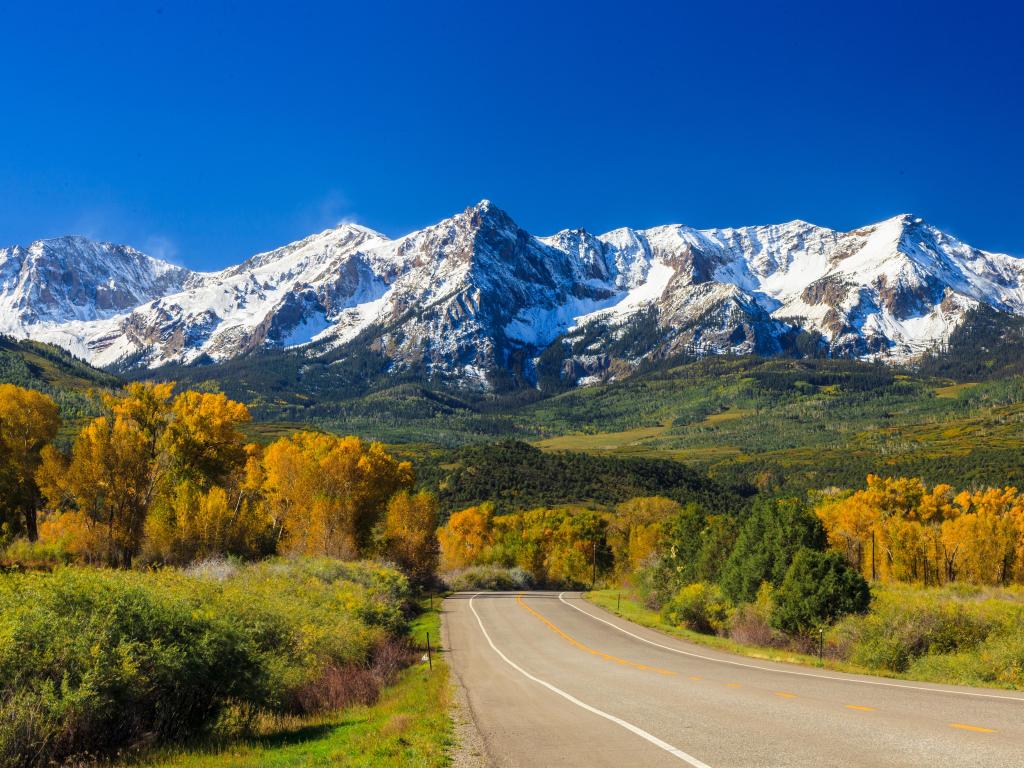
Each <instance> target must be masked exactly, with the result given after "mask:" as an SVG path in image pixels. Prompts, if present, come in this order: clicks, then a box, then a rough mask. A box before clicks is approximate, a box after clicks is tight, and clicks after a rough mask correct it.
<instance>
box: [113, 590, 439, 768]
mask: <svg viewBox="0 0 1024 768" xmlns="http://www.w3.org/2000/svg"><path fill="white" fill-rule="evenodd" d="M428 606H429V603H424V604H423V606H422V608H423V611H422V612H421V613H420V614H419V615H418V616H417V617H416V618H415V619H414V620H413V621H412V622H411V623H410V625H409V631H408V638H409V641H410V645H411V647H414V648H415V650H416V655H417V660H416V663H415V664H413V665H412V666H410V667H408V668H406V669H404V670H402V671H400V672H398V673H397V675H396V676H395V679H394V682H393V683H392V684H391V685H389V686H387V687H385V688H384V689H382V690H381V691H380V694H379V697H378V698H377V700H376V701H375V702H373V703H359V704H356V705H354V706H350V707H347V708H345V709H338V710H333V711H329V712H323V713H317V714H312V715H288V716H281V715H273V716H267V715H264V716H263V717H261V718H259V719H257V720H256V722H254V723H252V725H251V726H250V728H249V729H248V732H247V734H246V735H245V736H243V737H240V738H232V739H223V738H221V739H209V738H208V739H206V740H205V741H204V742H202V743H198V744H193V745H191V746H188V747H186V748H184V749H182V748H178V749H165V750H163V751H160V752H158V753H156V754H149V755H148V756H146V757H145V758H144V759H143V760H141V761H138V762H133V763H132V764H133V765H141V766H143V767H144V768H146V767H148V768H228V767H229V766H230V768H250V767H251V768H264V766H270V767H271V768H290V767H291V766H295V767H296V768H299V767H300V766H308V765H344V766H352V767H353V768H361V767H363V766H365V767H366V768H376V766H383V765H386V766H389V768H390V767H393V768H442V767H443V766H446V765H448V764H449V754H450V751H451V748H452V746H453V739H454V736H453V732H452V722H451V718H450V717H449V715H448V709H449V706H450V697H451V687H450V684H449V678H448V666H447V663H446V661H445V659H444V656H443V655H442V654H441V653H440V652H439V649H438V647H437V645H436V642H437V638H438V637H439V636H440V635H439V631H440V616H439V614H438V611H437V609H436V607H435V609H433V610H432V609H430V608H429V607H428ZM435 606H436V603H435ZM427 633H429V635H430V638H431V643H432V647H433V651H434V655H433V668H432V669H431V668H430V666H428V665H427V663H425V662H421V661H420V660H419V655H420V654H422V653H425V638H426V635H427Z"/></svg>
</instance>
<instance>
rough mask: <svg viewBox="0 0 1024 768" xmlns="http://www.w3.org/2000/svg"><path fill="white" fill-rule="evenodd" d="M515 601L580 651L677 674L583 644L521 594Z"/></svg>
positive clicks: (626, 663)
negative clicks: (539, 611) (531, 605)
mask: <svg viewBox="0 0 1024 768" xmlns="http://www.w3.org/2000/svg"><path fill="white" fill-rule="evenodd" d="M516 602H517V603H519V605H521V606H522V607H523V608H525V609H526V610H528V611H529V612H530V613H532V614H533V615H534V616H536V617H537V618H538V619H540V620H541V621H542V622H544V624H545V625H547V627H548V629H550V630H551V631H552V632H554V633H555V634H557V635H558V636H559V637H561V638H563V639H564V640H565V641H566V642H569V643H571V644H572V645H574V646H576V647H577V648H579V649H580V650H581V651H586V652H587V653H589V654H590V655H591V656H597V657H599V658H602V659H604V660H605V661H611V662H613V663H615V664H621V665H623V666H626V667H632V668H633V669H639V670H643V671H644V672H656V673H657V674H659V675H666V676H672V675H676V674H678V673H676V672H673V671H672V670H670V669H659V668H658V667H652V666H649V665H647V664H640V663H639V662H636V661H630V660H629V659H620V658H619V657H618V656H612V655H611V654H610V653H604V652H603V651H598V650H596V649H594V648H591V647H589V646H587V645H584V644H583V643H581V642H580V641H579V640H577V639H576V638H575V637H573V636H572V635H570V634H568V633H566V632H563V631H562V630H561V629H559V627H558V626H557V625H556V624H555V623H554V622H552V621H551V620H549V619H548V618H547V617H546V616H544V615H542V614H540V613H538V612H537V611H535V610H534V609H533V608H531V607H530V606H528V605H527V604H526V601H525V600H523V596H522V595H516Z"/></svg>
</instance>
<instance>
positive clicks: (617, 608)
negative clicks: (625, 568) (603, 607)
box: [615, 592, 622, 613]
mask: <svg viewBox="0 0 1024 768" xmlns="http://www.w3.org/2000/svg"><path fill="white" fill-rule="evenodd" d="M621 608H622V593H621V592H619V595H618V597H616V598H615V612H616V613H619V612H620V610H621Z"/></svg>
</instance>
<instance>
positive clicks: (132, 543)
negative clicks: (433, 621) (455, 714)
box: [0, 383, 447, 767]
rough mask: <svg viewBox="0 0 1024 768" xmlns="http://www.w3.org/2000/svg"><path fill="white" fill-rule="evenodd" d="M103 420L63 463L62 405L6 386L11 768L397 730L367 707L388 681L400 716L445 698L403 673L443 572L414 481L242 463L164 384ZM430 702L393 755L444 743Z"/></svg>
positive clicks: (3, 564)
mask: <svg viewBox="0 0 1024 768" xmlns="http://www.w3.org/2000/svg"><path fill="white" fill-rule="evenodd" d="M92 407H94V408H95V410H96V413H97V415H95V416H93V417H92V418H90V419H87V420H86V421H85V422H84V423H83V424H82V425H81V427H80V428H79V429H78V431H77V433H76V434H74V436H73V438H72V439H71V440H70V441H69V443H68V444H64V445H62V444H61V443H60V441H58V440H57V435H58V434H59V433H60V430H61V422H62V419H61V415H60V408H59V407H58V405H57V404H56V403H55V402H54V400H53V399H52V398H50V397H49V396H48V395H46V394H44V393H42V392H39V391H36V390H30V389H25V388H21V387H18V386H15V385H11V384H2V385H0V546H2V548H0V766H12V767H13V766H43V765H54V764H64V763H67V762H76V761H77V762H81V761H94V760H104V759H111V758H119V759H122V760H123V759H137V758H140V757H142V756H144V755H145V754H146V753H147V752H149V751H150V750H152V749H154V748H164V747H166V746H167V745H174V744H181V743H202V744H225V745H227V744H234V743H237V742H238V741H239V739H243V740H244V739H245V738H257V737H260V736H261V735H266V734H268V733H270V732H271V731H273V732H275V733H276V732H278V731H279V730H280V729H281V728H287V727H289V724H294V723H297V722H299V721H302V722H304V723H306V724H307V725H308V722H309V718H314V719H319V722H320V724H321V725H323V723H325V722H328V721H331V720H332V718H333V721H338V718H340V717H341V716H342V715H340V714H339V713H344V712H348V711H349V710H352V709H353V708H362V709H361V710H360V711H362V712H364V713H366V716H367V717H388V718H390V715H388V714H387V712H388V710H387V708H386V707H385V708H384V709H382V710H380V711H379V712H376V714H374V712H375V711H374V710H373V709H372V708H373V707H374V706H375V705H377V704H378V701H379V699H380V696H381V691H382V690H384V689H388V687H389V686H392V685H393V684H395V683H396V681H399V682H400V683H402V685H400V686H399V688H398V689H391V692H390V693H389V694H388V695H389V697H390V698H389V699H388V701H389V702H390V706H391V707H392V708H393V709H394V710H395V712H398V711H399V710H401V711H406V710H410V708H412V707H414V706H415V705H416V704H417V701H422V700H423V698H424V697H425V696H427V694H426V693H425V692H424V691H425V689H427V688H429V689H430V690H434V687H435V686H438V685H443V683H440V682H436V681H434V680H433V678H431V679H429V680H428V679H424V680H420V681H418V682H417V679H416V678H415V676H413V675H411V673H409V674H404V673H403V670H404V669H406V668H407V667H409V665H410V664H412V663H413V662H414V661H415V660H416V659H417V658H418V656H419V653H418V649H416V648H415V646H414V645H413V644H411V642H410V639H409V636H408V634H407V633H408V629H409V620H410V618H412V617H414V616H415V614H416V612H417V609H416V603H415V601H414V597H415V595H416V594H417V591H419V590H422V589H425V588H428V587H430V586H432V585H433V583H434V581H435V570H436V564H437V558H438V542H437V538H436V527H437V502H436V499H435V497H434V496H433V495H432V494H429V493H425V492H417V493H413V492H412V490H411V489H412V486H413V483H414V475H413V470H412V466H411V465H410V464H409V462H407V461H401V460H399V459H397V458H395V457H394V456H392V455H391V454H389V453H388V452H387V451H385V450H384V448H383V447H382V446H381V445H380V444H377V443H366V442H364V441H362V440H360V439H359V438H356V437H336V436H332V435H327V434H323V433H312V432H297V433H294V434H291V435H288V436H283V437H281V438H279V439H278V440H276V441H275V442H273V443H271V444H270V445H268V446H266V447H260V446H257V445H253V444H248V443H247V442H246V441H245V438H244V433H243V432H242V430H241V427H242V426H243V425H245V424H246V423H247V422H248V420H249V413H248V411H247V409H246V408H245V406H243V405H242V404H240V403H237V402H234V401H232V400H230V399H228V398H227V397H225V396H224V395H222V394H216V393H202V392H195V391H188V390H186V391H183V392H178V393H175V392H174V386H173V385H172V384H146V383H135V384H131V385H129V386H128V387H127V388H126V389H125V390H123V391H121V392H110V391H108V392H105V393H104V394H102V395H100V396H98V397H97V398H95V400H94V401H93V406H92ZM435 631H436V630H435ZM441 669H442V670H443V667H442V668H441ZM441 674H442V675H443V671H442V672H441ZM403 681H404V682H403ZM403 685H404V687H402V686H403ZM432 701H435V702H441V704H439V705H438V706H440V709H438V710H436V711H435V710H434V709H430V708H427V709H422V710H417V714H416V717H417V718H418V720H417V722H416V723H408V724H407V727H406V726H402V727H399V726H400V725H401V722H400V721H398V720H396V721H395V722H394V723H392V726H391V727H392V728H393V729H394V730H395V733H396V734H399V735H396V736H395V739H396V740H397V741H396V742H395V743H399V742H401V740H402V739H404V736H401V735H400V732H404V731H405V730H408V731H409V732H410V733H413V732H417V729H419V728H421V727H424V728H428V730H429V731H430V732H431V733H433V732H435V731H436V729H437V727H439V726H438V725H437V724H438V723H443V719H444V718H445V717H447V714H446V713H445V712H444V707H443V701H444V698H443V696H436V695H432ZM382 706H383V705H382ZM410 711H411V710H410ZM408 717H412V715H411V714H410V715H408ZM296 718H298V719H296ZM437 718H441V720H438V719H437ZM419 720H422V722H419ZM389 722H390V720H389ZM302 727H305V726H302ZM317 727H319V726H317ZM274 729H277V730H274ZM351 732H352V734H357V733H358V729H352V730H351ZM439 739H440V737H439V736H437V737H435V736H430V735H424V736H423V738H422V739H421V741H422V744H421V746H422V749H421V748H420V747H416V749H415V750H413V753H414V754H415V755H417V756H418V757H416V760H419V757H422V756H425V755H428V753H429V750H427V748H426V745H428V744H432V745H434V746H435V747H437V745H438V744H441V741H440V740H439ZM382 743H383V742H382ZM353 748H354V747H353ZM417 750H418V751H417ZM435 752H436V754H438V755H442V754H443V744H441V746H440V747H438V748H437V749H436V750H435ZM413 753H410V754H413ZM430 754H433V753H430ZM438 759H440V758H438ZM409 764H426V763H424V762H423V761H420V762H416V761H415V760H413V758H410V763H409Z"/></svg>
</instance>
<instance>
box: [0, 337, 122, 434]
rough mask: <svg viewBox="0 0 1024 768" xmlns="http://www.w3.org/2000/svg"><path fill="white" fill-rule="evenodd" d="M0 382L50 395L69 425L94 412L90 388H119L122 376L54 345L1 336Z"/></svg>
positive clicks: (66, 424)
mask: <svg viewBox="0 0 1024 768" xmlns="http://www.w3.org/2000/svg"><path fill="white" fill-rule="evenodd" d="M0 383H4V384H16V385H18V386H19V387H26V388H28V389H35V390H39V391H40V392H45V393H46V394H48V395H50V397H52V398H53V399H54V400H55V401H56V402H57V405H58V406H60V411H61V416H62V418H63V419H64V422H65V426H69V425H73V424H77V423H79V422H80V421H81V420H82V419H84V418H85V417H87V416H90V415H94V413H95V411H96V408H95V404H94V403H93V402H92V400H91V399H90V398H89V397H88V395H87V393H88V391H89V390H95V389H111V388H114V387H118V386H120V379H119V378H118V377H117V376H114V375H112V374H110V373H107V372H105V371H101V370H99V369H97V368H93V367H92V366H91V365H89V364H88V363H86V362H84V361H82V360H79V359H78V358H77V357H75V356H74V355H72V354H71V353H69V352H67V351H65V350H63V349H61V348H60V347H56V346H54V345H52V344H43V343H42V342H39V341H28V340H18V339H13V338H11V337H10V336H0Z"/></svg>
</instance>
